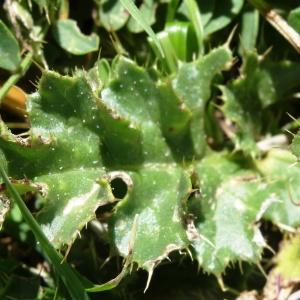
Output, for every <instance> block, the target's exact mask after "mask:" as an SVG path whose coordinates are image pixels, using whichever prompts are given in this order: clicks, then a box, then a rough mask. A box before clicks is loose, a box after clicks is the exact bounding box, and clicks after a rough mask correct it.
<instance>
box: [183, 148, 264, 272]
mask: <svg viewBox="0 0 300 300" xmlns="http://www.w3.org/2000/svg"><path fill="white" fill-rule="evenodd" d="M194 172H195V176H196V178H197V183H198V185H199V189H200V190H199V191H200V193H199V195H196V196H195V197H194V198H193V199H191V200H190V202H191V203H190V205H189V206H190V211H191V213H192V214H193V215H194V217H195V218H196V220H195V221H196V230H197V231H196V232H192V238H191V241H192V245H193V247H194V249H195V256H196V258H197V260H198V262H199V264H200V265H201V267H202V268H203V269H204V270H205V271H206V272H208V273H214V274H215V275H220V274H221V273H222V272H223V271H224V270H225V268H226V267H227V266H228V264H229V263H230V262H235V261H238V260H245V261H249V262H258V261H259V259H260V255H261V252H262V248H263V246H265V242H264V239H263V237H262V235H261V233H260V231H259V229H258V228H257V227H256V226H255V222H256V221H258V220H259V218H260V217H261V216H259V213H258V212H259V211H260V210H261V208H262V206H263V203H264V202H265V199H266V197H267V196H268V191H267V190H266V186H265V184H264V183H262V182H260V181H258V180H257V177H256V176H257V175H256V174H255V173H254V172H253V171H245V170H243V169H242V166H240V165H239V164H238V162H235V161H233V160H229V159H228V158H226V156H224V157H222V156H221V155H217V154H214V155H211V156H207V157H206V158H204V159H203V160H202V162H200V163H198V164H197V165H196V167H195V170H194Z"/></svg>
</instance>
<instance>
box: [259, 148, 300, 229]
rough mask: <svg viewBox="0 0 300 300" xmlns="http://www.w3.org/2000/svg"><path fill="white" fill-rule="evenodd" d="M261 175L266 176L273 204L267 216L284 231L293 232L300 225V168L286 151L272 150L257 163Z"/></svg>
mask: <svg viewBox="0 0 300 300" xmlns="http://www.w3.org/2000/svg"><path fill="white" fill-rule="evenodd" d="M257 165H258V168H259V170H260V171H261V173H262V174H263V175H264V176H266V180H267V181H268V189H269V193H270V201H272V202H273V204H272V205H271V206H270V208H269V209H268V211H267V213H266V214H265V219H267V220H270V221H271V222H273V223H274V224H277V225H278V226H279V227H282V228H283V229H288V230H293V228H297V226H299V225H300V206H299V205H297V203H299V199H300V187H299V180H300V167H299V165H298V164H295V158H294V157H293V155H292V154H291V153H290V152H289V151H286V150H272V151H270V152H269V153H268V156H267V157H266V158H265V159H264V160H262V161H259V162H257Z"/></svg>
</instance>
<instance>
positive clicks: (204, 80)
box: [173, 46, 232, 157]
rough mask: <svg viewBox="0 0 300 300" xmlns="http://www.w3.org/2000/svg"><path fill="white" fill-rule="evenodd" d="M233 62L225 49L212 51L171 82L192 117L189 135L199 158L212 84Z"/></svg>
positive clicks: (203, 145) (187, 67)
mask: <svg viewBox="0 0 300 300" xmlns="http://www.w3.org/2000/svg"><path fill="white" fill-rule="evenodd" d="M231 61H232V56H231V52H230V50H229V49H228V48H227V47H226V46H222V47H219V48H217V49H214V50H213V51H211V52H210V53H209V54H208V55H206V56H204V57H203V58H200V59H199V60H198V61H196V62H194V63H187V64H183V65H182V66H181V68H180V69H179V71H178V74H177V76H176V77H175V79H174V80H173V88H174V90H175V92H176V93H177V94H178V96H179V98H180V99H183V101H184V104H185V105H186V106H187V108H188V109H190V110H191V111H192V113H193V116H192V120H191V125H190V135H191V138H192V140H193V144H194V150H195V152H196V155H197V156H198V157H200V156H202V155H203V154H204V152H205V147H206V138H205V133H204V117H203V114H204V109H205V105H206V103H207V101H208V100H209V98H210V96H211V84H212V81H213V79H214V78H215V76H216V75H217V74H219V73H221V71H222V70H224V69H226V68H228V67H229V66H230V63H231Z"/></svg>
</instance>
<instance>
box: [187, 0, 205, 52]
mask: <svg viewBox="0 0 300 300" xmlns="http://www.w3.org/2000/svg"><path fill="white" fill-rule="evenodd" d="M185 5H186V7H187V9H188V14H189V18H190V20H191V22H192V24H193V27H194V30H195V33H196V36H197V41H198V49H199V55H202V54H203V52H204V51H203V50H204V49H203V25H202V21H201V15H200V11H199V7H198V5H197V2H196V1H195V0H185Z"/></svg>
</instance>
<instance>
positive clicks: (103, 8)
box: [99, 0, 130, 31]
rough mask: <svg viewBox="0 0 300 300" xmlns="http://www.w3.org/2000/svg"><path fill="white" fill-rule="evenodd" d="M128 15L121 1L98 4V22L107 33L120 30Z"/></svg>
mask: <svg viewBox="0 0 300 300" xmlns="http://www.w3.org/2000/svg"><path fill="white" fill-rule="evenodd" d="M129 17H130V15H129V13H128V12H127V11H126V9H125V8H124V7H123V5H122V3H121V1H111V0H105V1H101V2H100V4H99V19H100V20H99V21H100V23H101V25H102V26H103V27H105V28H106V29H107V30H108V31H116V30H119V29H120V28H122V27H123V26H124V25H125V23H126V22H127V20H128V19H129Z"/></svg>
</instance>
